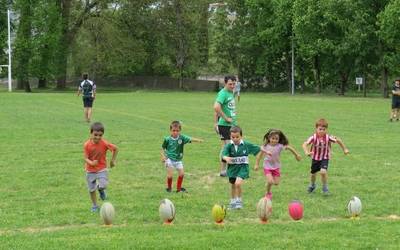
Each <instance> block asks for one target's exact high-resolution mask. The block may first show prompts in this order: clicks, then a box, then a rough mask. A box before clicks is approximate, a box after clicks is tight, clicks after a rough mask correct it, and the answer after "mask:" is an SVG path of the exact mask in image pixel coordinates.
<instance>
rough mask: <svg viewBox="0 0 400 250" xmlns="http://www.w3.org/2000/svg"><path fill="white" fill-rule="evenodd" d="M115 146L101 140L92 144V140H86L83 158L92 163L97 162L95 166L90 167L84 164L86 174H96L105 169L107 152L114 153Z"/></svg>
mask: <svg viewBox="0 0 400 250" xmlns="http://www.w3.org/2000/svg"><path fill="white" fill-rule="evenodd" d="M115 149H116V146H115V145H114V144H112V143H109V142H108V141H106V140H103V139H101V140H100V141H99V143H97V144H96V143H93V142H92V140H87V141H86V142H85V144H84V146H83V151H84V153H85V158H87V159H89V160H91V161H93V160H98V163H97V165H96V166H91V165H89V164H88V163H85V168H86V172H89V173H96V172H100V171H102V170H104V169H106V168H107V159H106V155H107V150H110V151H112V152H114V151H115Z"/></svg>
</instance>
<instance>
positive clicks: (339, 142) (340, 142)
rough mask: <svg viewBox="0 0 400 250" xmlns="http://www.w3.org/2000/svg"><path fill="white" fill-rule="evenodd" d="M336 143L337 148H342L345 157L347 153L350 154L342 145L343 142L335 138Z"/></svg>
mask: <svg viewBox="0 0 400 250" xmlns="http://www.w3.org/2000/svg"><path fill="white" fill-rule="evenodd" d="M336 142H337V144H339V146H340V147H341V148H342V150H343V153H344V154H345V155H347V154H348V153H350V152H349V150H348V149H347V148H346V146H345V145H344V143H343V141H342V140H341V139H340V138H337V137H336Z"/></svg>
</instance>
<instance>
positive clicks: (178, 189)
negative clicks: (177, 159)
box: [176, 175, 183, 191]
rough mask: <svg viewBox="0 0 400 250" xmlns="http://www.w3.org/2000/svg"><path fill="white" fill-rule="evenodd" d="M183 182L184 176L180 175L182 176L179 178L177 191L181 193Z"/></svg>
mask: <svg viewBox="0 0 400 250" xmlns="http://www.w3.org/2000/svg"><path fill="white" fill-rule="evenodd" d="M182 182H183V175H180V176H178V180H177V181H176V190H177V191H181V187H182Z"/></svg>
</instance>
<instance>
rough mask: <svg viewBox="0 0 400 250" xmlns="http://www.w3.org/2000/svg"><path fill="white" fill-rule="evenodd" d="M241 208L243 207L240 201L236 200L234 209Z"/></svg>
mask: <svg viewBox="0 0 400 250" xmlns="http://www.w3.org/2000/svg"><path fill="white" fill-rule="evenodd" d="M242 208H243V203H242V202H241V201H236V206H235V209H242Z"/></svg>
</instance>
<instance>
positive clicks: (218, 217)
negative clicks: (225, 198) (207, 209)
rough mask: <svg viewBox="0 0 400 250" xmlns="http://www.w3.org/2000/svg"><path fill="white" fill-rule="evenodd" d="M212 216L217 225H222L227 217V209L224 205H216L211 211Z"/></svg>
mask: <svg viewBox="0 0 400 250" xmlns="http://www.w3.org/2000/svg"><path fill="white" fill-rule="evenodd" d="M211 214H212V217H213V219H214V221H215V222H216V223H222V222H223V221H224V219H225V216H226V208H225V206H224V205H220V204H215V205H214V206H213V208H212V210H211Z"/></svg>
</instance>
